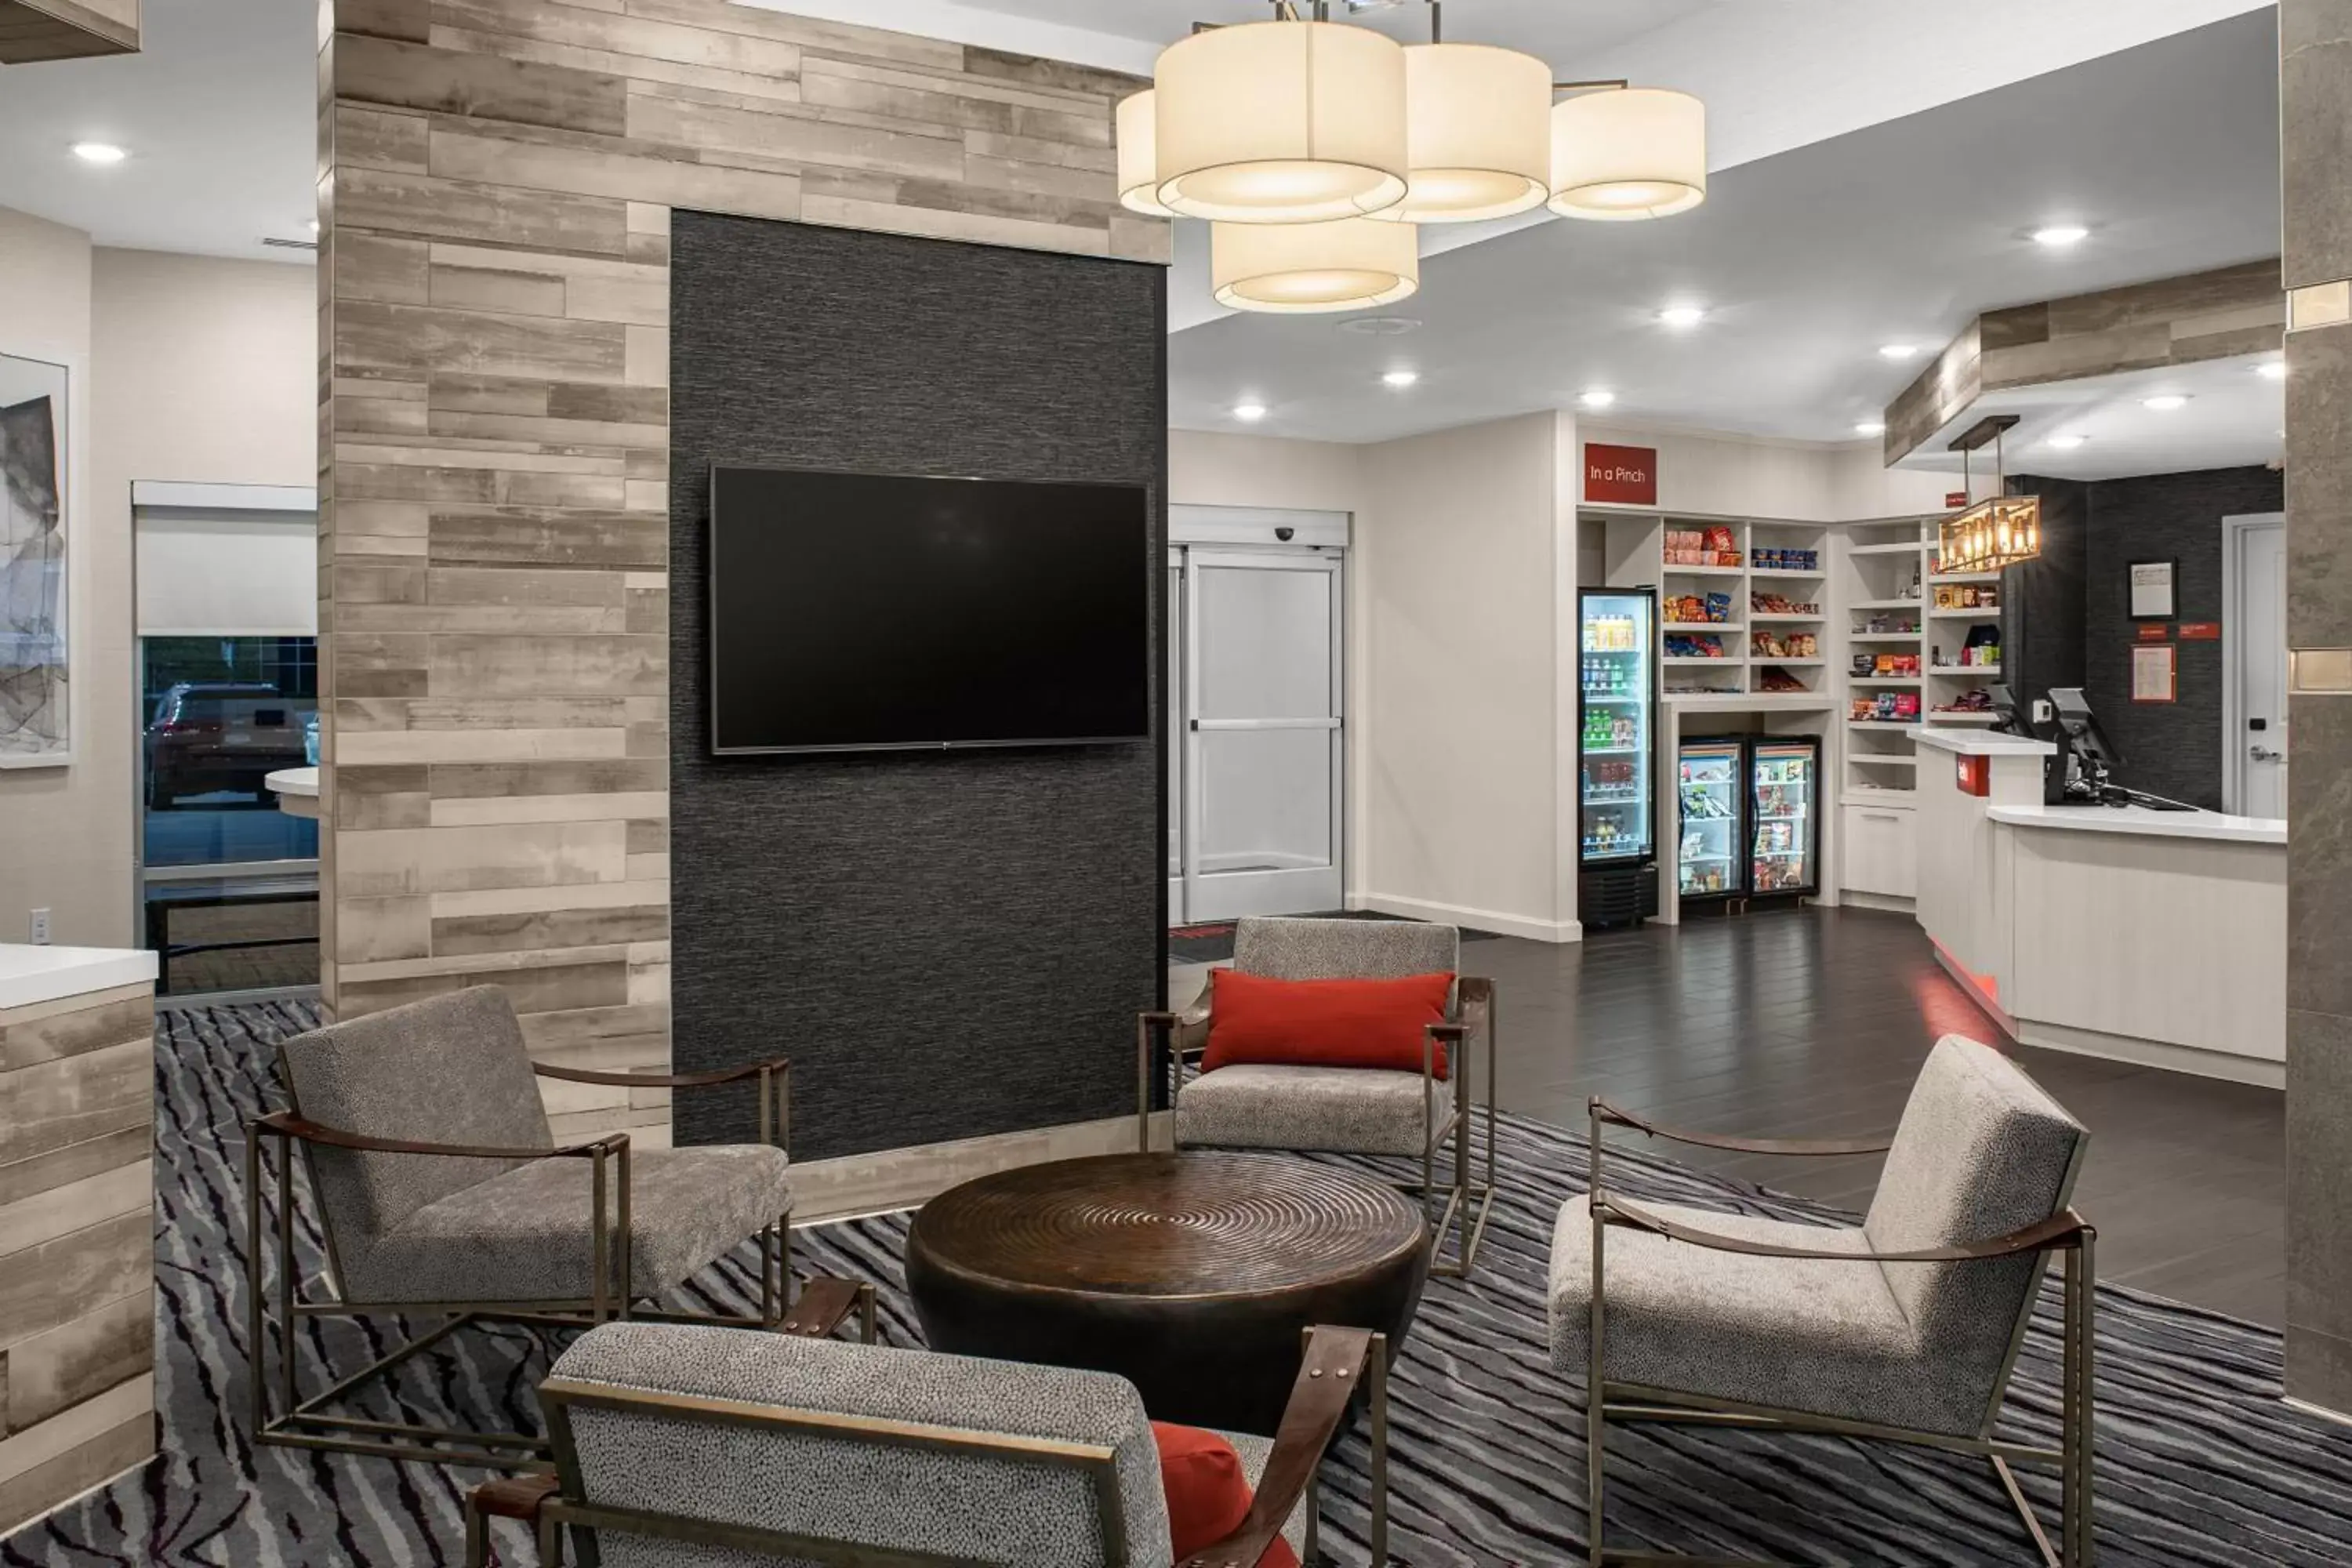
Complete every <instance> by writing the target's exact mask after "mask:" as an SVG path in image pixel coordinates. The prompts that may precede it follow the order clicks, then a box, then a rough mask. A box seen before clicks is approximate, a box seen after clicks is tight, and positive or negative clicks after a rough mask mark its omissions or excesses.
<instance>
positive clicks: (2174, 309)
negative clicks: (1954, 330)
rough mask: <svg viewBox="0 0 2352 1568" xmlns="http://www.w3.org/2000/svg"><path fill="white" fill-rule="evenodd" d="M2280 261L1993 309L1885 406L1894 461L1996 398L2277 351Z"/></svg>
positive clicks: (2282, 320) (2282, 325)
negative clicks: (1980, 402) (1986, 400)
mask: <svg viewBox="0 0 2352 1568" xmlns="http://www.w3.org/2000/svg"><path fill="white" fill-rule="evenodd" d="M2285 331H2286V295H2285V292H2284V290H2283V289H2281V287H2280V285H2279V264H2278V262H2277V260H2276V259H2275V258H2273V259H2271V260H2265V261H2250V262H2245V263H2242V265H2239V266H2236V267H2221V268H2215V269H2213V270H2212V271H2210V272H2197V273H2191V274H2189V276H2187V277H2182V278H2164V279H2158V280H2157V281H2155V282H2152V283H2135V284H2130V285H2127V286H2125V287H2122V288H2116V289H2100V290H2098V291H2097V292H2095V293H2091V294H2076V295H2073V296H2071V297H2069V298H2067V299H2063V300H2042V301H2040V302H2038V303H2035V304H2031V305H2016V306H2011V307H2010V308H2008V309H2006V310H1989V311H1987V312H1986V313H1985V314H1983V315H1981V316H1979V317H1978V318H1977V319H1976V320H1975V321H1972V322H1970V323H1969V328H1968V330H1967V331H1964V332H1962V333H1961V334H1960V335H1959V336H1958V337H1957V338H1955V339H1953V340H1952V342H1950V343H1949V344H1948V346H1947V347H1946V348H1945V350H1944V352H1943V353H1940V354H1938V355H1937V356H1936V362H1935V363H1933V364H1931V365H1929V366H1928V367H1927V369H1926V370H1924V371H1921V372H1920V373H1919V376H1918V379H1916V381H1914V382H1913V383H1912V384H1910V385H1909V386H1907V387H1906V388H1904V390H1903V392H1902V393H1901V395H1898V396H1897V397H1896V398H1895V401H1894V402H1893V403H1891V404H1888V405H1887V406H1886V416H1885V418H1886V435H1885V453H1886V461H1887V462H1888V463H1889V464H1893V463H1895V461H1897V460H1898V459H1900V458H1905V457H1907V456H1909V455H1910V454H1911V453H1912V452H1914V451H1916V450H1917V449H1918V448H1919V447H1922V446H1924V445H1925V444H1926V443H1927V441H1928V440H1929V439H1930V438H1931V437H1934V436H1935V435H1936V433H1937V431H1939V430H1941V429H1943V428H1944V427H1945V426H1948V425H1949V424H1950V423H1951V422H1952V421H1953V420H1955V419H1957V418H1958V417H1959V416H1960V415H1961V414H1963V413H1965V412H1966V411H1967V410H1968V409H1969V406H1970V405H1973V404H1974V403H1975V402H1976V401H1977V399H1978V398H1979V397H1981V396H1983V395H1985V394H1987V393H1990V392H2000V391H2003V390H2007V389H2011V388H2015V387H2021V386H2041V385H2045V384H2049V383H2052V382H2061V381H2079V380H2083V379H2085V378H2087V377H2090V376H2097V375H2112V374H2116V372H2118V371H2129V370H2151V369H2155V368H2157V367H2158V366H2162V365H2173V364H2194V363H2199V362H2200V361H2203V360H2212V359H2229V358H2231V357H2233V356H2236V355H2239V354H2252V353H2266V352H2268V351H2271V350H2274V349H2276V348H2277V347H2278V346H2279V344H2280V342H2281V340H2282V338H2283V337H2284V334H2285Z"/></svg>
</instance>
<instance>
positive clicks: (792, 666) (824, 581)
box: [708, 464, 1152, 756]
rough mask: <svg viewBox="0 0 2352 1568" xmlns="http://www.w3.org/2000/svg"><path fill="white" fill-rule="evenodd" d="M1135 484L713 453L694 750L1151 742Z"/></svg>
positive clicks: (1144, 565) (1141, 508)
mask: <svg viewBox="0 0 2352 1568" xmlns="http://www.w3.org/2000/svg"><path fill="white" fill-rule="evenodd" d="M1150 542H1151V528H1150V496H1149V493H1148V492H1147V491H1146V490H1145V489H1143V488H1142V487H1140V486H1136V485H1104V484H1055V483H1031V482H1008V481H1003V480H993V479H918V478H912V477H906V476H886V475H876V474H842V473H818V472H811V471H806V470H802V469H793V468H741V467H731V466H727V465H717V464H715V465H713V466H712V468H711V473H710V535H709V563H708V564H709V579H710V598H709V671H708V673H709V682H710V750H711V752H712V754H714V755H718V756H739V755H746V754H753V753H761V752H855V751H884V750H928V751H937V750H941V749H945V748H951V747H959V746H1037V745H1084V744H1099V743H1105V742H1122V741H1141V740H1146V739H1149V738H1150V658H1151V610H1150V582H1151V570H1152V563H1151V561H1150Z"/></svg>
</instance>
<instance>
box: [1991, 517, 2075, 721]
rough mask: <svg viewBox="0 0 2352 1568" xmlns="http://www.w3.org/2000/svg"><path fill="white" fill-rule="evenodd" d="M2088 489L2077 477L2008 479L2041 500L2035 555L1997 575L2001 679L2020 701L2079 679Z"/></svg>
mask: <svg viewBox="0 0 2352 1568" xmlns="http://www.w3.org/2000/svg"><path fill="white" fill-rule="evenodd" d="M2090 489H2091V487H2090V486H2088V485H2086V484H2084V482H2083V481H2081V480H2080V479H2037V478H2024V477H2021V478H2018V479H2011V480H2010V481H2009V490H2010V493H2011V495H2038V496H2040V497H2041V498H2042V555H2041V558H2040V559H2038V560H2034V561H2029V562H2027V563H2024V564H2023V565H2021V566H2012V567H2011V568H2010V569H2009V570H2008V571H2007V572H2006V573H2005V574H2003V575H2002V577H2001V591H2002V593H2003V595H2005V597H2004V600H2003V603H2002V605H2001V623H2000V664H2001V678H2002V680H2003V682H2004V683H2005V684H2006V685H2007V686H2008V687H2009V689H2010V690H2011V692H2012V693H2014V694H2015V695H2016V697H2017V699H2018V700H2019V701H2021V702H2023V701H2027V700H2031V699H2032V698H2038V697H2042V696H2043V695H2045V694H2046V693H2047V692H2048V691H2049V690H2050V689H2051V688H2052V687H2053V686H2080V685H2082V684H2083V574H2084V569H2085V564H2086V561H2087V552H2088V550H2089V545H2090V521H2091V499H2090Z"/></svg>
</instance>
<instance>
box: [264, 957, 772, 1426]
mask: <svg viewBox="0 0 2352 1568" xmlns="http://www.w3.org/2000/svg"><path fill="white" fill-rule="evenodd" d="M278 1065H279V1070H280V1073H281V1075H282V1077H283V1079H284V1082H285V1086H286V1089H287V1093H288V1096H289V1099H290V1100H291V1101H292V1107H291V1109H290V1110H282V1111H277V1112H273V1113H271V1114H268V1115H265V1116H261V1117H258V1118H257V1119H255V1121H253V1122H252V1123H251V1124H250V1126H249V1127H248V1129H247V1134H248V1135H247V1140H246V1194H247V1195H246V1205H247V1207H246V1214H247V1247H246V1254H247V1256H246V1267H247V1279H246V1285H247V1303H248V1311H249V1320H248V1322H249V1329H250V1334H249V1343H248V1347H247V1353H248V1355H249V1356H250V1357H251V1375H250V1379H249V1381H250V1383H251V1384H252V1415H253V1430H254V1435H255V1437H256V1438H257V1440H258V1441H260V1442H264V1443H278V1444H285V1445H289V1446H293V1447H310V1448H331V1449H340V1450H342V1451H344V1452H350V1453H362V1454H377V1455H383V1456H387V1457H390V1458H415V1459H425V1460H431V1461H436V1462H442V1463H465V1464H475V1465H489V1466H495V1467H501V1468H527V1467H530V1466H537V1465H544V1464H545V1462H546V1460H547V1457H548V1448H547V1444H546V1441H545V1439H543V1438H540V1437H535V1436H530V1435H529V1434H523V1433H495V1432H489V1433H468V1432H462V1431H457V1430H453V1429H449V1428H446V1427H436V1426H425V1425H422V1424H415V1423H408V1424H402V1423H391V1422H377V1421H367V1420H361V1419H357V1418H354V1417H351V1416H346V1415H335V1414H332V1413H331V1411H330V1410H329V1409H328V1408H327V1407H328V1406H330V1405H333V1404H335V1403H337V1402H338V1401H340V1400H341V1399H343V1398H345V1397H348V1396H350V1395H351V1394H352V1391H353V1390H355V1389H356V1388H358V1387H359V1386H360V1385H361V1384H364V1383H366V1382H368V1381H369V1380H371V1379H374V1378H378V1377H382V1376H385V1375H388V1374H389V1373H392V1372H393V1371H394V1368H396V1367H397V1366H399V1365H400V1364H401V1363H403V1362H404V1361H406V1360H407V1359H408V1358H409V1357H411V1356H414V1355H415V1354H416V1353H417V1352H420V1351H423V1350H425V1349H428V1348H429V1347H430V1346H432V1345H433V1344H435V1343H436V1342H439V1341H440V1340H441V1339H442V1338H443V1337H444V1336H445V1335H446V1334H448V1333H451V1332H454V1331H457V1330H459V1329H462V1328H464V1327H466V1326H467V1325H468V1324H471V1323H475V1322H478V1321H496V1322H520V1323H529V1324H535V1325H538V1326H541V1327H553V1328H565V1327H575V1326H577V1327H584V1326H587V1325H589V1324H593V1323H596V1322H601V1321H604V1320H605V1319H607V1318H614V1317H619V1318H628V1317H632V1316H665V1317H680V1318H685V1319H687V1320H688V1321H720V1322H728V1323H734V1324H741V1325H748V1326H761V1327H768V1326H772V1325H773V1324H774V1323H775V1322H776V1321H778V1320H779V1318H780V1316H781V1314H782V1312H783V1310H785V1308H786V1306H787V1305H788V1302H787V1297H788V1294H789V1291H790V1289H791V1279H792V1268H791V1255H790V1248H791V1231H790V1229H789V1228H788V1221H789V1220H790V1218H791V1215H792V1206H793V1193H792V1184H791V1178H790V1176H789V1174H788V1173H787V1170H786V1155H785V1152H784V1120H785V1114H786V1102H785V1100H784V1085H785V1082H786V1074H787V1072H788V1070H789V1064H787V1063H786V1062H785V1061H784V1060H782V1058H779V1059H777V1060H774V1061H769V1062H761V1063H757V1064H754V1065H752V1066H749V1067H745V1068H737V1069H733V1070H730V1071H722V1072H715V1073H704V1074H687V1075H679V1074H667V1073H658V1074H656V1073H612V1072H596V1071H590V1070H586V1069H583V1068H561V1067H553V1066H550V1065H548V1064H545V1063H534V1062H533V1061H532V1060H531V1059H530V1052H529V1050H528V1049H527V1048H526V1047H525V1045H524V1042H523V1036H522V1026H521V1025H520V1021H519V1020H518V1019H517V1018H516V1017H515V1013H514V1008H513V1007H512V1005H509V1002H508V1000H507V996H506V994H505V993H504V992H503V991H500V990H498V989H497V988H495V987H492V986H478V987H475V988H474V989H471V990H467V991H461V992H457V993H454V994H448V995H443V996H435V997H431V998H429V999H427V1000H425V1001H422V1002H415V1003H412V1004H410V1005H406V1006H404V1007H394V1008H391V1009H389V1010H387V1011H384V1012H382V1013H372V1014H369V1015H367V1016H363V1017H359V1018H354V1019H352V1020H351V1021H349V1022H347V1023H341V1024H336V1025H333V1026H330V1027H327V1028H323V1029H318V1030H314V1031H312V1032H311V1033H310V1034H307V1035H298V1036H296V1037H293V1038H291V1039H289V1040H287V1041H285V1042H284V1043H283V1044H282V1045H280V1046H279V1047H278ZM541 1078H552V1079H565V1080H568V1081H572V1082H584V1083H599V1084H625V1085H631V1086H637V1087H667V1088H684V1089H692V1088H699V1087H704V1086H707V1085H711V1084H718V1083H731V1082H735V1081H739V1080H749V1079H757V1080H758V1086H759V1092H760V1123H761V1142H759V1143H756V1144H743V1145H729V1146H715V1147H708V1148H693V1149H642V1150H639V1149H633V1148H632V1147H631V1142H630V1139H629V1136H628V1134H626V1133H625V1132H614V1133H609V1134H606V1135H605V1136H604V1137H600V1138H593V1139H590V1140H588V1141H586V1142H582V1143H578V1144H574V1145H572V1146H569V1147H563V1148H559V1147H557V1146H556V1142H555V1139H554V1136H553V1134H552V1132H551V1130H550V1128H549V1125H548V1120H547V1112H546V1110H545V1109H544V1107H543V1105H542V1102H541V1099H540V1093H539V1085H538V1081H537V1080H538V1079H541ZM267 1143H275V1144H276V1145H277V1151H278V1158H277V1160H276V1162H275V1175H276V1192H275V1195H274V1198H273V1199H271V1201H270V1202H269V1203H268V1205H265V1198H266V1197H269V1195H270V1194H268V1189H267V1186H266V1184H265V1177H267V1176H268V1175H270V1174H271V1170H270V1166H271V1162H269V1161H268V1160H267V1159H266V1158H265V1157H264V1152H263V1147H264V1145H265V1144H267ZM298 1147H299V1149H300V1151H301V1153H302V1156H303V1161H304V1163H305V1165H306V1167H307V1169H308V1171H309V1173H310V1189H311V1192H312V1193H313V1194H315V1196H316V1199H317V1202H318V1205H319V1209H320V1219H321V1221H322V1222H323V1226H322V1227H323V1229H324V1231H325V1235H326V1244H327V1245H326V1251H327V1264H328V1270H327V1275H326V1279H325V1280H324V1281H323V1283H325V1284H326V1285H327V1287H328V1289H329V1295H330V1299H327V1300H308V1299H305V1297H304V1294H303V1291H302V1289H301V1280H300V1279H299V1275H300V1272H301V1270H300V1269H299V1268H298V1267H297V1264H296V1261H295V1256H294V1230H293V1204H292V1201H291V1200H292V1182H291V1180H290V1176H291V1171H290V1161H291V1156H292V1153H293V1151H294V1150H295V1149H296V1148H298ZM265 1212H267V1213H268V1214H269V1215H274V1217H275V1222H276V1231H277V1235H276V1243H275V1246H274V1247H272V1246H271V1245H269V1244H268V1241H267V1240H266V1239H265V1236H266V1233H265V1230H264V1224H265ZM747 1237H758V1238H759V1241H760V1300H761V1306H760V1313H759V1315H758V1316H757V1317H743V1318H708V1317H702V1316H699V1315H696V1314H683V1313H665V1312H661V1311H658V1310H646V1309H641V1308H640V1307H639V1306H638V1305H637V1303H639V1302H645V1301H654V1300H659V1299H660V1298H661V1297H662V1296H663V1294H664V1293H665V1292H667V1291H668V1290H670V1289H673V1288H675V1287H676V1286H677V1285H678V1284H679V1283H680V1282H682V1281H683V1280H684V1279H686V1278H687V1277H688V1275H691V1274H693V1273H694V1272H695V1271H696V1270H697V1269H699V1268H702V1267H703V1266H704V1265H706V1264H708V1263H710V1262H712V1261H713V1260H715V1259H717V1258H720V1257H723V1256H725V1255H726V1254H727V1253H729V1252H730V1251H732V1250H733V1249H734V1248H735V1247H736V1246H737V1245H738V1244H739V1243H740V1242H742V1241H743V1240H744V1239H746V1238H747ZM272 1251H274V1252H275V1253H276V1255H277V1274H278V1279H277V1286H278V1299H277V1301H276V1303H275V1306H276V1311H275V1314H274V1321H273V1318H272V1313H271V1310H270V1307H271V1303H270V1300H269V1296H268V1291H267V1289H266V1288H265V1287H266V1278H265V1276H266V1270H265V1257H266V1255H268V1253H270V1252H272ZM395 1313H398V1314H408V1313H424V1314H433V1313H446V1314H447V1315H448V1321H446V1323H444V1324H443V1325H442V1326H441V1327H439V1328H437V1329H436V1330H434V1331H430V1332H428V1333H425V1334H424V1335H421V1336H419V1337H418V1338H416V1339H414V1340H411V1341H409V1342H407V1343H406V1344H404V1345H402V1346H400V1347H399V1348H398V1349H396V1350H394V1352H392V1353H391V1354H389V1355H387V1356H384V1357H383V1358H382V1359H381V1360H379V1361H377V1362H376V1363H373V1364H372V1365H371V1366H368V1367H366V1368H364V1369H362V1371H361V1372H359V1373H355V1374H354V1375H352V1376H351V1377H349V1378H346V1379H344V1380H342V1381H341V1382H340V1383H338V1384H335V1385H334V1386H333V1387H331V1388H329V1389H328V1390H326V1391H325V1392H323V1393H321V1394H316V1395H313V1396H312V1397H310V1398H309V1399H304V1398H302V1397H301V1396H300V1394H299V1390H298V1388H297V1386H296V1382H297V1380H296V1376H295V1361H296V1357H295V1354H294V1336H295V1326H296V1324H297V1323H298V1322H299V1321H301V1320H302V1319H304V1318H306V1317H317V1316H346V1315H350V1316H369V1315H375V1314H383V1315H390V1314H395ZM273 1337H275V1338H276V1339H277V1341H278V1376H279V1383H278V1390H277V1394H278V1405H279V1406H280V1407H279V1408H278V1409H275V1410H273V1409H272V1408H271V1404H272V1401H271V1389H270V1381H271V1380H270V1378H269V1376H268V1370H269V1368H268V1363H269V1353H268V1352H269V1342H270V1340H271V1339H272V1338H273Z"/></svg>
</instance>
